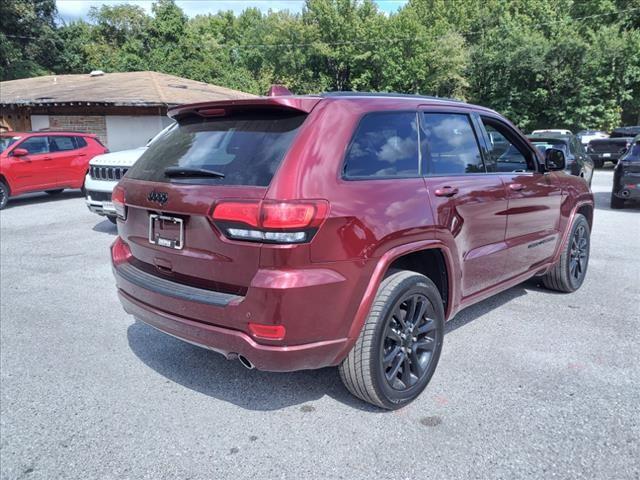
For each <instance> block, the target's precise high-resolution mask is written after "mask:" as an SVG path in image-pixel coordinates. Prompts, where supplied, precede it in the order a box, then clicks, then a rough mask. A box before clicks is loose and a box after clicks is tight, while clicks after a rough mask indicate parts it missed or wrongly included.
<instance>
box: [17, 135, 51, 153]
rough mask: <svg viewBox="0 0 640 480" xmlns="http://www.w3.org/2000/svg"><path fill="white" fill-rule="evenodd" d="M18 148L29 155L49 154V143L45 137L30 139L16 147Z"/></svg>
mask: <svg viewBox="0 0 640 480" xmlns="http://www.w3.org/2000/svg"><path fill="white" fill-rule="evenodd" d="M18 148H24V149H25V150H26V151H27V152H29V155H37V154H39V153H49V142H48V141H47V137H31V138H27V139H26V140H25V141H24V142H22V143H21V144H20V145H18Z"/></svg>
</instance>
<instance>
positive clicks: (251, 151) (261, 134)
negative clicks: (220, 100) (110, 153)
mask: <svg viewBox="0 0 640 480" xmlns="http://www.w3.org/2000/svg"><path fill="white" fill-rule="evenodd" d="M305 118H306V115H301V114H295V115H287V114H238V115H233V116H230V117H220V118H201V117H189V118H186V119H183V120H180V121H179V122H178V123H177V124H176V125H174V126H173V127H172V128H170V129H169V130H167V131H166V132H164V133H163V134H161V135H160V136H159V137H158V138H157V139H156V140H155V141H154V142H152V143H151V144H149V148H148V149H147V150H146V151H145V153H144V154H143V155H142V156H141V157H140V159H139V160H138V161H137V162H136V163H135V165H134V166H133V167H132V168H131V169H130V170H129V172H128V174H127V177H129V178H134V179H138V180H149V181H154V182H169V181H171V182H175V183H198V184H211V185H249V186H268V185H269V183H270V182H271V179H272V178H273V175H274V174H275V172H276V170H277V168H278V166H279V165H280V163H281V162H282V159H283V158H284V156H285V154H286V153H287V151H288V150H289V147H290V146H291V144H292V142H293V139H294V137H295V135H296V133H297V131H298V129H299V128H300V125H302V122H303V121H304V119H305ZM169 167H181V168H189V169H192V168H193V169H204V170H212V171H215V172H219V173H222V174H223V175H224V177H222V178H211V177H204V178H203V177H191V178H180V179H178V178H171V179H170V178H167V177H166V176H165V174H164V172H165V170H166V169H167V168H169Z"/></svg>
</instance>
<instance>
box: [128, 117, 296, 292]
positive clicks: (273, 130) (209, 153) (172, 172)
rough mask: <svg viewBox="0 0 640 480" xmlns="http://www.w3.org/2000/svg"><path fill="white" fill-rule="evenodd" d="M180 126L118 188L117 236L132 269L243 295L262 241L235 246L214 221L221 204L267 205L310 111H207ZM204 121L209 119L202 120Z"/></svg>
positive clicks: (180, 121) (179, 122)
mask: <svg viewBox="0 0 640 480" xmlns="http://www.w3.org/2000/svg"><path fill="white" fill-rule="evenodd" d="M192 113H193V112H186V113H185V112H184V110H182V111H181V112H180V117H179V118H177V124H176V125H175V126H174V127H173V128H171V129H170V130H169V131H167V132H165V133H164V134H163V135H162V136H161V137H160V138H158V139H157V140H156V141H155V142H154V143H153V144H151V145H150V146H149V148H148V150H147V151H146V152H145V153H144V154H143V155H142V157H140V159H139V160H138V162H137V163H136V164H135V165H134V166H133V167H132V168H131V169H130V170H129V171H128V173H127V175H126V177H125V178H124V180H123V181H122V182H121V184H120V187H122V189H123V190H124V196H125V204H126V221H124V222H119V227H118V228H119V234H120V236H121V237H122V238H123V239H124V240H125V241H126V242H127V243H128V244H129V246H130V249H131V253H132V259H131V263H132V264H133V265H134V266H136V267H137V268H139V269H141V270H144V271H146V272H147V273H150V274H153V275H156V276H158V277H161V278H165V279H170V280H172V281H174V282H178V283H182V284H185V285H189V286H194V287H199V288H204V289H209V290H214V291H218V292H224V293H230V294H235V295H244V294H245V293H246V291H247V288H248V286H249V284H250V282H251V279H252V278H253V277H254V275H255V273H256V271H257V270H258V268H259V263H260V246H261V244H260V243H259V242H234V241H231V240H229V239H228V238H226V237H225V236H224V235H222V234H221V232H220V230H219V229H218V228H217V227H216V226H215V225H214V223H213V221H212V217H211V214H212V210H213V206H214V205H215V204H216V203H218V202H220V201H222V200H240V201H241V202H242V201H249V200H254V201H255V200H260V199H263V198H264V196H265V194H266V192H267V189H268V187H269V184H270V182H271V180H272V178H273V176H274V174H275V172H276V170H277V169H278V167H279V165H280V164H281V162H282V160H283V158H284V157H285V155H286V153H287V151H288V150H289V149H290V147H291V145H292V143H293V141H294V139H295V137H296V134H297V132H298V131H299V129H300V127H301V125H302V123H303V122H304V120H305V118H306V112H304V111H301V110H296V109H290V108H288V109H282V108H275V109H274V108H262V109H260V110H255V109H253V110H251V109H249V110H247V108H242V109H238V108H208V109H206V111H205V112H204V113H202V112H201V113H200V114H198V115H194V114H192ZM202 115H205V116H202Z"/></svg>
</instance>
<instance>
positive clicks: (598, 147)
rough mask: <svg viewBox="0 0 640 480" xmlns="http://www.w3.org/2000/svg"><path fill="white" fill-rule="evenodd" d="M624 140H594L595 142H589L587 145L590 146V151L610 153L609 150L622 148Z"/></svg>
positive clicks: (616, 150) (615, 150)
mask: <svg viewBox="0 0 640 480" xmlns="http://www.w3.org/2000/svg"><path fill="white" fill-rule="evenodd" d="M625 145H626V144H625V142H606V141H604V142H603V141H600V142H596V143H590V144H589V147H590V148H591V151H592V152H596V153H607V152H609V153H611V152H618V151H620V150H622V149H624V148H625Z"/></svg>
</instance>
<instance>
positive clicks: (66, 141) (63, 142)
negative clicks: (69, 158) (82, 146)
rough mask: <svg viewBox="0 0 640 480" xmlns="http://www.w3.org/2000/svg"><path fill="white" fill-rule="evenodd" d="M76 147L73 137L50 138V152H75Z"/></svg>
mask: <svg viewBox="0 0 640 480" xmlns="http://www.w3.org/2000/svg"><path fill="white" fill-rule="evenodd" d="M75 149H76V146H75V143H74V142H73V137H60V136H55V137H49V150H50V151H51V152H52V153H53V152H64V151H67V150H75Z"/></svg>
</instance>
